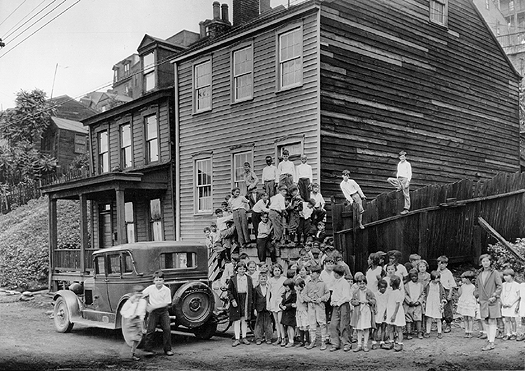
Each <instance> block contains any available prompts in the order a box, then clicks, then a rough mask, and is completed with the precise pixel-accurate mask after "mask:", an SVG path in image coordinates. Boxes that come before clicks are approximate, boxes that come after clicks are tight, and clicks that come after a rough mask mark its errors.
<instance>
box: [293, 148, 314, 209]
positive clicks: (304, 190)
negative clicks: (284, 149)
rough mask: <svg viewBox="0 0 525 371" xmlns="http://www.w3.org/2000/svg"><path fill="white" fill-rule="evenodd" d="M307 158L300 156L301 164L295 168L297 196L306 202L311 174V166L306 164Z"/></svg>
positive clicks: (311, 178)
mask: <svg viewBox="0 0 525 371" xmlns="http://www.w3.org/2000/svg"><path fill="white" fill-rule="evenodd" d="M307 161H308V157H306V155H302V156H301V164H299V165H297V166H296V167H295V174H296V177H297V188H299V194H300V195H301V198H302V199H303V200H304V201H306V200H309V199H310V197H309V196H310V189H309V187H310V184H312V180H313V173H312V166H310V165H309V164H308V163H307Z"/></svg>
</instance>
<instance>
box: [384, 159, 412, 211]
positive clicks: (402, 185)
mask: <svg viewBox="0 0 525 371" xmlns="http://www.w3.org/2000/svg"><path fill="white" fill-rule="evenodd" d="M406 155H407V153H406V152H405V151H401V152H399V163H398V164H397V174H396V177H395V178H388V179H387V181H388V182H389V183H390V184H392V185H393V186H394V187H396V189H397V190H398V191H403V197H404V199H405V205H404V207H403V211H401V214H402V215H404V214H407V213H408V211H409V210H410V191H409V186H410V181H411V180H412V165H410V162H408V161H407V160H406Z"/></svg>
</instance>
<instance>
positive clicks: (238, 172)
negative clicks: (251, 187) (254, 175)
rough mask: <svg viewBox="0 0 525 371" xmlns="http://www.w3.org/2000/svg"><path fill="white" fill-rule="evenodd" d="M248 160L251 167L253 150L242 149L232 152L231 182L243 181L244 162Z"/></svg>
mask: <svg viewBox="0 0 525 371" xmlns="http://www.w3.org/2000/svg"><path fill="white" fill-rule="evenodd" d="M245 162H248V163H249V164H250V166H251V167H252V169H253V152H252V151H251V150H250V151H244V152H238V153H234V154H233V182H234V183H239V182H242V181H244V179H243V177H242V175H243V174H244V163H245Z"/></svg>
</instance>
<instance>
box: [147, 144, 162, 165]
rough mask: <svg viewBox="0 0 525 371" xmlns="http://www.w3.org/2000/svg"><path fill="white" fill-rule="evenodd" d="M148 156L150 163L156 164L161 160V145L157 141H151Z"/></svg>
mask: <svg viewBox="0 0 525 371" xmlns="http://www.w3.org/2000/svg"><path fill="white" fill-rule="evenodd" d="M148 155H149V157H148V161H149V162H155V161H158V160H159V145H158V141H157V140H156V139H155V140H150V141H149V142H148Z"/></svg>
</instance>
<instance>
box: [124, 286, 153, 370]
mask: <svg viewBox="0 0 525 371" xmlns="http://www.w3.org/2000/svg"><path fill="white" fill-rule="evenodd" d="M143 289H144V287H142V286H140V285H136V286H133V292H134V293H133V295H132V296H131V297H130V298H129V299H128V300H127V301H126V302H125V303H124V305H123V306H122V309H121V310H120V314H121V315H122V317H123V318H126V319H127V321H125V322H124V325H125V326H126V331H127V333H128V334H129V335H130V339H131V359H133V360H134V361H139V360H140V358H139V357H137V356H136V355H135V351H136V350H137V347H138V345H139V344H140V341H141V340H142V335H143V334H144V317H145V316H146V307H147V304H148V303H147V301H146V300H144V299H142V292H141V291H142V290H143Z"/></svg>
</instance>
